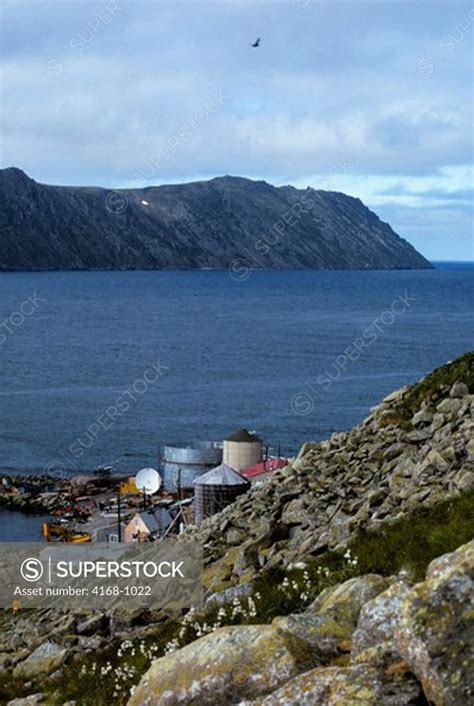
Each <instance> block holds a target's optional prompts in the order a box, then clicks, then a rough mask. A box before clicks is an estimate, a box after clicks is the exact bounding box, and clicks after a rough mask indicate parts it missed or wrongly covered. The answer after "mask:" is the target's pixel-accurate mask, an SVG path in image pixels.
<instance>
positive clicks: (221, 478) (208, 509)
mask: <svg viewBox="0 0 474 706" xmlns="http://www.w3.org/2000/svg"><path fill="white" fill-rule="evenodd" d="M249 488H250V483H249V481H248V480H247V479H246V478H244V477H243V476H241V475H240V473H237V471H234V469H233V468H231V467H230V466H227V465H226V464H225V463H222V464H221V465H220V466H217V468H213V469H212V470H210V471H208V472H207V473H205V474H204V475H203V476H200V477H199V478H196V480H195V481H194V513H195V515H194V518H195V523H196V524H197V525H200V524H201V522H202V521H203V519H204V518H205V517H211V515H215V514H216V512H220V511H221V510H223V509H224V508H225V507H226V506H227V505H230V504H231V503H233V502H234V500H236V499H237V498H238V497H239V495H242V494H243V493H246V492H247V490H248V489H249Z"/></svg>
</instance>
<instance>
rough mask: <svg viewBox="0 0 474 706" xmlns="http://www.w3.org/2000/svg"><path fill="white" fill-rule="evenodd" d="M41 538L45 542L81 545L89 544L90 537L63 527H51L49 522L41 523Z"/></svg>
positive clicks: (86, 533)
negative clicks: (42, 537)
mask: <svg viewBox="0 0 474 706" xmlns="http://www.w3.org/2000/svg"><path fill="white" fill-rule="evenodd" d="M43 536H44V538H45V540H46V541H47V542H71V543H72V544H83V543H84V542H91V541H92V537H91V535H90V534H89V532H71V531H70V530H69V529H68V528H67V527H64V526H63V525H52V524H50V523H49V522H44V523H43Z"/></svg>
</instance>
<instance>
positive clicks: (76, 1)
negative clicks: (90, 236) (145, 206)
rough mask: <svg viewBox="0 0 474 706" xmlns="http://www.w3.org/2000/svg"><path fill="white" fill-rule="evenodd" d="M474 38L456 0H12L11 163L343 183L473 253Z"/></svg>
mask: <svg viewBox="0 0 474 706" xmlns="http://www.w3.org/2000/svg"><path fill="white" fill-rule="evenodd" d="M257 36H259V37H261V38H262V41H261V46H260V47H259V48H258V49H252V48H251V47H250V44H251V42H252V41H254V39H255V38H256V37H257ZM473 36H474V10H473V8H472V5H471V4H470V3H465V2H456V1H453V0H449V1H448V0H446V2H445V1H444V0H439V1H435V2H397V1H392V2H390V3H384V2H377V1H374V2H364V3H362V2H329V1H327V2H324V1H321V0H288V1H287V0H267V1H261V2H259V1H258V0H248V1H243V2H241V1H240V0H232V2H225V1H222V0H220V1H219V2H195V1H193V0H188V1H185V0H174V2H173V3H168V2H161V1H160V0H104V1H96V0H93V1H92V0H57V2H43V1H42V0H25V1H22V0H15V1H14V2H10V1H9V0H3V4H2V36H1V39H2V42H1V46H2V48H1V60H2V70H1V78H2V116H1V117H2V122H1V160H2V165H3V166H12V165H15V166H18V167H21V168H22V169H24V170H25V171H26V172H27V173H28V174H29V175H30V176H32V177H33V178H34V179H36V180H37V181H41V182H46V183H56V184H96V185H102V186H114V187H119V186H130V185H135V186H136V185H149V184H160V183H167V182H180V181H191V180H195V179H204V178H210V177H213V176H216V175H220V174H234V175H241V176H248V177H250V178H257V179H265V180H267V181H270V182H272V183H274V184H277V185H279V184H285V183H291V184H294V185H296V186H301V187H302V186H307V185H311V186H315V187H319V188H329V189H334V190H339V191H345V192H346V193H349V194H351V195H354V196H359V197H360V198H362V200H363V201H364V202H365V203H367V205H369V206H370V207H372V208H373V209H374V210H375V211H376V213H378V214H379V215H380V216H381V218H383V219H384V220H388V221H389V222H390V223H391V225H392V226H393V227H394V228H395V230H397V232H399V233H400V235H402V236H403V237H405V238H407V239H408V240H409V241H410V242H412V243H413V244H414V245H415V246H416V247H417V248H419V249H420V250H421V251H422V252H423V254H425V255H426V256H428V257H429V258H431V259H473V232H472V212H471V211H472V188H473V169H472V156H473V134H472V124H473V103H472V92H473V74H472V59H471V52H472V40H473Z"/></svg>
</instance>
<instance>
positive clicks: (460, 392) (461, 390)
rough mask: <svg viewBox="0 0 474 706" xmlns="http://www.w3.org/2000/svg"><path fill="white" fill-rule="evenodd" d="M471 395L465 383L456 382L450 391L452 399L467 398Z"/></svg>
mask: <svg viewBox="0 0 474 706" xmlns="http://www.w3.org/2000/svg"><path fill="white" fill-rule="evenodd" d="M468 394H469V388H468V386H467V385H466V384H465V383H464V382H455V383H454V385H453V386H452V388H451V390H450V391H449V396H450V397H465V396H466V395H468Z"/></svg>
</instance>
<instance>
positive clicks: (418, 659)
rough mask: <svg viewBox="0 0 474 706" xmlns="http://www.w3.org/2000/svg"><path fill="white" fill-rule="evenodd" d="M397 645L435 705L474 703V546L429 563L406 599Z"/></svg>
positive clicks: (455, 705) (396, 640)
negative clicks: (425, 571)
mask: <svg viewBox="0 0 474 706" xmlns="http://www.w3.org/2000/svg"><path fill="white" fill-rule="evenodd" d="M394 642H395V646H396V649H397V650H398V652H399V654H400V655H401V656H402V657H403V658H404V659H405V660H406V661H407V663H408V664H409V665H410V668H411V669H412V671H413V673H414V674H416V676H417V677H418V678H419V679H420V681H421V683H422V685H423V690H424V692H425V694H426V696H427V698H428V699H429V700H430V701H432V702H433V703H434V704H436V706H465V705H466V704H469V703H474V541H473V542H470V543H469V544H467V545H465V546H463V547H460V548H459V549H458V550H457V551H456V552H454V553H452V554H447V555H444V556H442V557H440V558H439V559H436V560H435V561H433V562H432V563H431V564H430V567H429V569H428V572H427V577H426V581H424V582H422V583H419V584H417V585H416V586H414V587H413V589H412V590H411V591H410V592H409V593H408V594H407V595H406V597H405V598H404V600H403V603H402V605H401V610H400V620H399V624H398V626H397V629H396V631H395V635H394Z"/></svg>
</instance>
